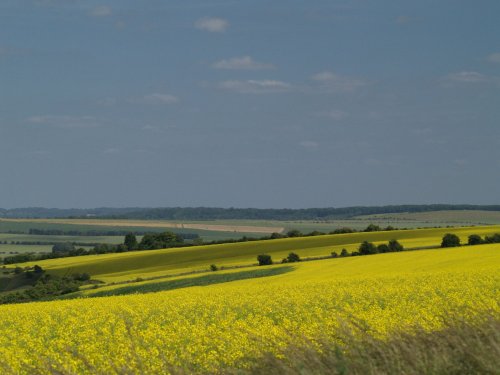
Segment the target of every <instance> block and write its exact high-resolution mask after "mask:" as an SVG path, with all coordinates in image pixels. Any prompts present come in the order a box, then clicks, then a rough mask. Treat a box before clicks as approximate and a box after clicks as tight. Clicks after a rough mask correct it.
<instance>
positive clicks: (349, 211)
mask: <svg viewBox="0 0 500 375" xmlns="http://www.w3.org/2000/svg"><path fill="white" fill-rule="evenodd" d="M456 210H481V211H500V205H469V204H457V205H454V204H427V205H391V206H371V207H370V206H354V207H341V208H333V207H330V208H304V209H271V208H270V209H259V208H216V207H170V208H168V207H166V208H141V207H128V208H109V207H101V208H92V209H76V208H75V209H58V208H42V207H28V208H13V209H1V208H0V218H2V217H3V218H88V217H93V218H103V219H107V218H113V219H146V220H149V219H151V220H153V219H154V220H238V219H241V220H333V219H348V218H352V217H355V216H360V215H375V214H391V213H405V212H410V213H414V212H430V211H456Z"/></svg>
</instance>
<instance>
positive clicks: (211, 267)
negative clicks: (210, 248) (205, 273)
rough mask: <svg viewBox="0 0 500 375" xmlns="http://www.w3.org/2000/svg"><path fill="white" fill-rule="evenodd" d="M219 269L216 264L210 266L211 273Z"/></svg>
mask: <svg viewBox="0 0 500 375" xmlns="http://www.w3.org/2000/svg"><path fill="white" fill-rule="evenodd" d="M218 269H219V267H217V266H216V265H215V264H211V265H210V271H214V272H215V271H217V270H218Z"/></svg>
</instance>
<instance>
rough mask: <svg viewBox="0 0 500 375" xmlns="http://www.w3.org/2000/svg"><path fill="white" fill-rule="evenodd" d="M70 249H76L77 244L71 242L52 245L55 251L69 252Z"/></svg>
mask: <svg viewBox="0 0 500 375" xmlns="http://www.w3.org/2000/svg"><path fill="white" fill-rule="evenodd" d="M70 251H75V245H73V244H72V243H70V242H61V243H56V244H55V245H54V246H52V252H53V253H69V252H70Z"/></svg>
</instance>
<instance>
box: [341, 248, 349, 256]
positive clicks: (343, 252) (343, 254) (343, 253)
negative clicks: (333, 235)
mask: <svg viewBox="0 0 500 375" xmlns="http://www.w3.org/2000/svg"><path fill="white" fill-rule="evenodd" d="M348 255H349V252H348V251H347V249H342V251H341V252H340V256H341V257H346V256H348Z"/></svg>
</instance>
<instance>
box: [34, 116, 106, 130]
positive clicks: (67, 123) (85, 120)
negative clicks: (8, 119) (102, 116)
mask: <svg viewBox="0 0 500 375" xmlns="http://www.w3.org/2000/svg"><path fill="white" fill-rule="evenodd" d="M27 121H28V122H29V123H31V124H36V125H46V126H54V127H57V128H67V129H70V128H93V127H97V126H99V123H98V122H97V121H96V119H95V117H92V116H53V115H38V116H32V117H29V118H28V119H27Z"/></svg>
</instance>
